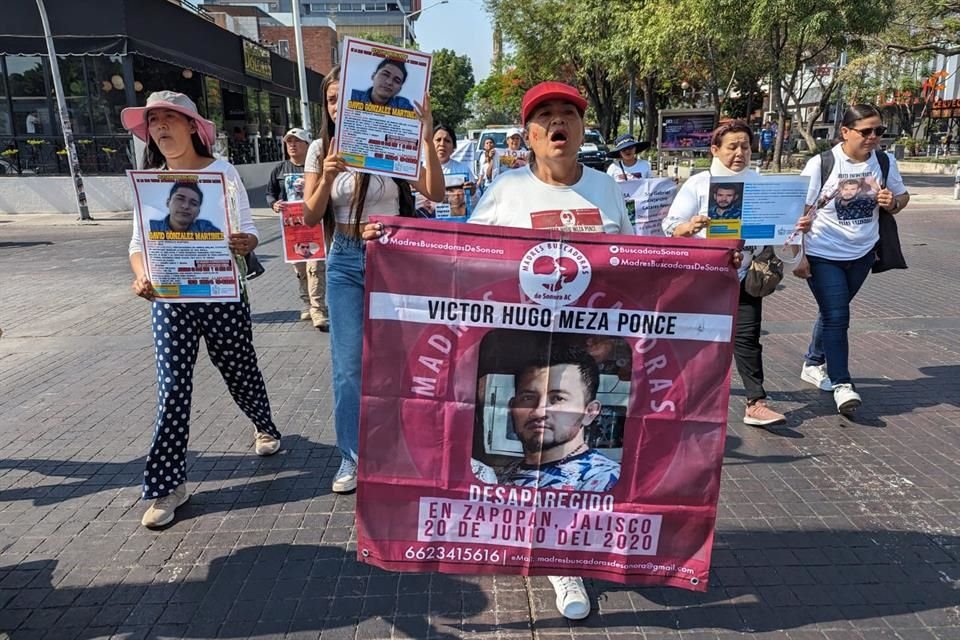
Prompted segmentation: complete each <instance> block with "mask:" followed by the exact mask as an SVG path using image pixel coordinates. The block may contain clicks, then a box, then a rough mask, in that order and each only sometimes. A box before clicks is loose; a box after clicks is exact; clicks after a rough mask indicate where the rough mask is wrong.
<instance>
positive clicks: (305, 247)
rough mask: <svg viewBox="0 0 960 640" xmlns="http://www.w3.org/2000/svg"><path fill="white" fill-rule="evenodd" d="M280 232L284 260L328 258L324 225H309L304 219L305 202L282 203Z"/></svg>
mask: <svg viewBox="0 0 960 640" xmlns="http://www.w3.org/2000/svg"><path fill="white" fill-rule="evenodd" d="M280 234H281V236H282V239H283V261H284V262H288V263H295V262H306V261H308V260H324V259H326V257H327V245H326V243H325V242H324V238H323V225H322V224H318V225H316V226H313V227H310V226H307V224H306V223H305V222H304V221H303V202H284V203H282V204H281V205H280Z"/></svg>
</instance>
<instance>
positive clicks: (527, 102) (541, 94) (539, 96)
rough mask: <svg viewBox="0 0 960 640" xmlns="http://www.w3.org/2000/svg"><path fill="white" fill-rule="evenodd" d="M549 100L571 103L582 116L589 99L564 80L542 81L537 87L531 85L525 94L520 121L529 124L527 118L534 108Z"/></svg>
mask: <svg viewBox="0 0 960 640" xmlns="http://www.w3.org/2000/svg"><path fill="white" fill-rule="evenodd" d="M547 100H563V101H565V102H569V103H571V104H572V105H573V106H575V107H576V108H577V110H578V111H579V112H580V115H581V116H582V115H583V113H584V112H585V111H586V110H587V100H586V98H584V97H583V96H582V95H580V92H579V91H577V88H576V87H571V86H570V85H569V84H565V83H563V82H541V83H540V84H538V85H536V86H535V87H531V88H530V89H529V90H528V91H527V92H526V93H525V94H523V104H522V106H521V107H520V122H522V123H523V124H527V119H528V118H529V117H530V114H532V113H533V110H534V109H536V108H537V107H538V106H539V105H541V104H543V103H544V102H546V101H547Z"/></svg>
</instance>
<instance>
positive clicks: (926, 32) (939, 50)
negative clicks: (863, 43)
mask: <svg viewBox="0 0 960 640" xmlns="http://www.w3.org/2000/svg"><path fill="white" fill-rule="evenodd" d="M894 7H895V13H894V16H893V17H892V19H891V20H890V23H889V26H888V28H887V29H886V30H884V32H883V33H881V34H879V36H878V37H876V38H874V41H875V42H877V43H879V44H881V45H884V46H885V47H886V48H887V49H889V50H891V51H896V52H901V53H925V54H928V55H929V54H940V55H942V56H945V57H950V56H955V55H960V0H896V2H894Z"/></svg>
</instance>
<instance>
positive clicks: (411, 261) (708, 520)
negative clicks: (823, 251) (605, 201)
mask: <svg viewBox="0 0 960 640" xmlns="http://www.w3.org/2000/svg"><path fill="white" fill-rule="evenodd" d="M379 221H380V222H383V223H384V224H386V225H387V234H386V235H385V236H384V238H382V239H381V241H380V242H378V243H370V244H368V250H367V251H368V252H367V261H368V269H367V276H366V277H367V280H366V292H367V293H366V296H367V299H366V309H367V318H366V322H365V323H364V349H363V353H364V356H363V357H364V363H363V381H362V408H361V419H360V423H361V424H360V458H361V459H362V460H363V464H361V465H360V471H359V473H360V475H359V493H358V500H357V523H358V527H357V529H358V556H359V558H360V559H361V560H362V561H364V562H368V563H371V564H374V565H376V566H378V567H382V568H385V569H389V570H396V571H440V572H446V573H504V574H524V575H534V574H537V575H542V574H548V575H577V576H584V577H594V578H603V579H606V580H612V581H615V582H622V583H637V584H661V585H671V586H677V587H683V588H686V589H692V590H704V589H705V588H706V585H707V579H708V573H709V568H710V554H711V546H712V541H713V530H714V522H715V518H716V508H717V497H718V492H719V486H720V466H721V461H722V457H723V447H724V434H725V429H726V419H727V402H728V392H729V370H730V360H731V356H732V345H731V336H732V333H733V327H734V311H735V309H736V306H737V300H738V296H739V282H738V279H737V274H736V270H735V269H733V268H732V267H731V266H730V258H731V251H732V250H733V248H734V247H736V246H738V245H739V244H740V243H738V242H723V241H719V242H716V243H704V242H697V241H695V240H690V241H686V240H682V239H681V240H678V239H670V240H667V239H665V238H638V237H635V236H604V235H601V234H576V233H573V234H566V233H563V232H560V231H536V230H526V229H513V228H511V229H503V228H499V227H486V226H479V225H469V224H467V225H450V224H444V223H442V222H437V221H424V220H406V219H399V218H395V217H391V218H380V220H379ZM424 273H444V274H447V275H448V277H444V278H425V277H423V274H424ZM637 282H645V283H647V285H645V286H643V287H638V286H636V283H637Z"/></svg>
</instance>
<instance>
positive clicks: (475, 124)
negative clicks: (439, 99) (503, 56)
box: [468, 65, 529, 129]
mask: <svg viewBox="0 0 960 640" xmlns="http://www.w3.org/2000/svg"><path fill="white" fill-rule="evenodd" d="M501 67H502V68H503V71H501V72H497V71H496V70H493V71H491V72H490V75H488V76H487V77H486V78H484V79H483V80H481V81H480V82H478V83H477V84H476V85H474V87H473V89H471V90H470V95H469V98H468V104H469V107H468V109H469V111H470V113H471V114H473V117H472V118H471V120H470V126H471V127H472V128H478V129H479V128H483V127H485V126H487V125H489V124H511V123H515V122H517V121H518V120H519V119H520V103H521V101H522V100H523V92H524V91H525V90H526V88H527V87H528V86H529V83H527V82H525V81H524V80H523V79H522V78H521V76H520V73H519V72H518V71H517V69H516V68H515V67H513V66H509V65H507V66H504V65H501Z"/></svg>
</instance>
